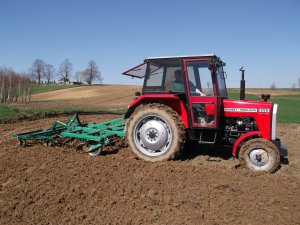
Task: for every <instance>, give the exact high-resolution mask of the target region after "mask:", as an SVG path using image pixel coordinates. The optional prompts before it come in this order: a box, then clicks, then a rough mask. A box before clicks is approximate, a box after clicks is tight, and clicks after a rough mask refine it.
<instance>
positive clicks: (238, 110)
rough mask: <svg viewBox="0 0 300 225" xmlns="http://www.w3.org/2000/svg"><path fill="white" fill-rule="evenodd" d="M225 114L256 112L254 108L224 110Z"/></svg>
mask: <svg viewBox="0 0 300 225" xmlns="http://www.w3.org/2000/svg"><path fill="white" fill-rule="evenodd" d="M224 111H225V112H257V109H256V108H224Z"/></svg>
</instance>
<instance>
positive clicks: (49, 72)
mask: <svg viewBox="0 0 300 225" xmlns="http://www.w3.org/2000/svg"><path fill="white" fill-rule="evenodd" d="M54 74H55V69H54V66H53V65H50V64H47V65H45V78H46V80H47V84H49V83H50V81H51V79H53V78H54Z"/></svg>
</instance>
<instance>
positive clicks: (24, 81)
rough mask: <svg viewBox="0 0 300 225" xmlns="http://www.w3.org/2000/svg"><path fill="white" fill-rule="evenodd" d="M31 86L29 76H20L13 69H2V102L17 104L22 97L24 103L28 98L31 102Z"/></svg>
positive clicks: (0, 88)
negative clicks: (14, 102)
mask: <svg viewBox="0 0 300 225" xmlns="http://www.w3.org/2000/svg"><path fill="white" fill-rule="evenodd" d="M31 84H32V81H31V80H30V78H29V75H28V74H19V73H16V72H14V71H13V70H12V69H6V68H4V69H3V68H0V102H2V103H10V102H12V101H16V102H17V101H18V98H19V96H22V98H21V100H22V101H24V100H25V101H26V98H28V100H29V99H30V97H29V96H28V94H31ZM29 89H30V90H29Z"/></svg>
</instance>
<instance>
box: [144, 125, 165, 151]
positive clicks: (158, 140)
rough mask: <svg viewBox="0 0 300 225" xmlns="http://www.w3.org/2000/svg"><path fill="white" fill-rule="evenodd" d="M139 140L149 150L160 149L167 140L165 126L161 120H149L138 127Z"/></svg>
mask: <svg viewBox="0 0 300 225" xmlns="http://www.w3.org/2000/svg"><path fill="white" fill-rule="evenodd" d="M140 140H141V142H142V144H143V145H144V146H145V147H146V148H148V149H149V150H152V151H157V150H160V149H162V148H163V147H164V146H165V145H166V143H167V140H168V131H167V128H166V127H165V126H164V124H163V123H162V122H161V121H158V120H149V121H147V122H146V123H145V124H143V125H142V127H141V129H140Z"/></svg>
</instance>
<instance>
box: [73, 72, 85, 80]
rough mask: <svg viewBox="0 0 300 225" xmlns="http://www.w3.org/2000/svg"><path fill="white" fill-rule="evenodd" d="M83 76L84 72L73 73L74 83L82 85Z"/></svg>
mask: <svg viewBox="0 0 300 225" xmlns="http://www.w3.org/2000/svg"><path fill="white" fill-rule="evenodd" d="M84 76H85V70H84V71H77V72H76V73H75V79H76V82H78V83H82V82H83V81H84Z"/></svg>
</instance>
